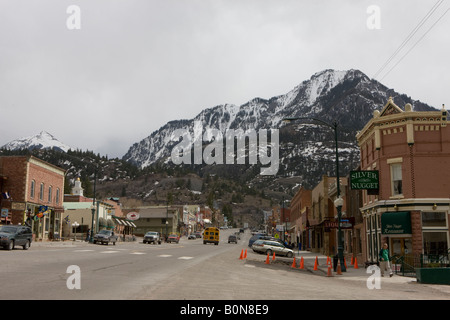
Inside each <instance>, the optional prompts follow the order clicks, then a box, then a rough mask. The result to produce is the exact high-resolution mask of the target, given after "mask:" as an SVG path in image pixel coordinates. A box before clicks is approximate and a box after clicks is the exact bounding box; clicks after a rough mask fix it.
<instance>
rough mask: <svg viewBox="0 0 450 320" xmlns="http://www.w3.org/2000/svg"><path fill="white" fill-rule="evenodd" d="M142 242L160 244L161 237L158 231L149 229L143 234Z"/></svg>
mask: <svg viewBox="0 0 450 320" xmlns="http://www.w3.org/2000/svg"><path fill="white" fill-rule="evenodd" d="M142 242H143V243H153V244H161V237H160V235H159V232H156V231H149V232H147V233H146V234H145V235H144V240H142Z"/></svg>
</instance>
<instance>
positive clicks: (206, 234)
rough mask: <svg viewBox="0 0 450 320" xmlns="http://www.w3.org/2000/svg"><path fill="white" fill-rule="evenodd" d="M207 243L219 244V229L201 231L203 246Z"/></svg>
mask: <svg viewBox="0 0 450 320" xmlns="http://www.w3.org/2000/svg"><path fill="white" fill-rule="evenodd" d="M207 243H214V244H215V245H216V246H217V245H218V244H219V228H214V227H210V228H206V229H205V231H203V244H207Z"/></svg>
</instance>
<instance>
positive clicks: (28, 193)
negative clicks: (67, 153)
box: [0, 156, 65, 239]
mask: <svg viewBox="0 0 450 320" xmlns="http://www.w3.org/2000/svg"><path fill="white" fill-rule="evenodd" d="M64 174H65V171H64V170H63V169H61V168H58V167H56V166H53V165H51V164H49V163H47V162H45V161H42V160H40V159H37V158H35V157H33V156H7V157H0V177H1V180H0V189H1V192H2V193H5V194H6V193H7V194H8V195H9V198H6V197H4V196H3V197H2V199H1V203H0V206H1V208H2V209H8V212H9V213H10V217H11V220H9V219H3V220H2V223H12V224H23V223H25V222H26V221H27V220H28V223H29V224H30V225H32V227H33V233H34V235H35V237H36V239H47V238H53V237H54V236H56V237H57V236H60V232H61V213H62V212H63V211H64V209H63V198H64ZM44 209H47V210H45V212H44Z"/></svg>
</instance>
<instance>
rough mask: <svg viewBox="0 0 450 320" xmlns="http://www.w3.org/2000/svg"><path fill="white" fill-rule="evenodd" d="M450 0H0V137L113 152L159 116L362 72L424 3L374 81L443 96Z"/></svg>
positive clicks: (420, 96)
mask: <svg viewBox="0 0 450 320" xmlns="http://www.w3.org/2000/svg"><path fill="white" fill-rule="evenodd" d="M441 1H442V0H441ZM438 4H439V6H438ZM71 5H76V6H78V8H79V10H80V11H79V13H80V14H79V15H78V13H77V12H76V11H72V10H68V8H69V7H70V6H71ZM373 6H376V7H375V9H376V8H378V9H379V15H378V14H377V11H376V10H373V8H374V7H373ZM449 7H450V0H444V1H442V3H441V2H440V1H437V0H429V1H424V0H420V1H419V0H396V1H392V0H385V1H380V0H371V1H365V0H358V1H355V0H348V1H344V0H320V1H319V0H317V1H312V0H86V1H83V0H39V1H36V0H0V120H1V124H0V146H2V145H4V144H6V143H7V142H9V141H11V140H14V139H17V138H22V137H26V136H31V135H35V134H37V133H39V132H40V131H42V130H46V131H48V132H49V133H51V134H53V135H54V136H55V137H56V138H57V139H58V140H60V141H61V142H63V143H65V144H67V145H70V146H72V147H75V148H79V149H82V150H93V151H94V152H96V153H100V154H101V155H108V156H110V157H122V156H123V155H124V154H125V153H126V152H127V151H128V148H129V147H130V146H131V145H132V144H133V143H135V142H139V141H140V140H141V139H143V138H145V137H147V136H148V135H150V134H151V133H152V132H153V131H154V130H157V129H158V128H160V127H161V126H163V125H164V124H165V123H166V122H168V121H170V120H175V119H192V118H193V117H195V116H196V115H197V114H198V113H199V112H200V111H201V110H203V109H205V108H210V107H214V106H216V105H219V104H224V103H231V104H236V105H241V104H244V103H245V102H247V101H248V100H251V99H252V98H254V97H262V98H271V97H273V96H277V95H280V94H285V93H287V92H288V91H290V90H291V89H293V88H294V87H295V86H296V85H298V84H300V83H301V82H302V81H304V80H307V79H309V78H310V77H311V75H313V74H314V73H316V72H319V71H322V70H324V69H329V68H331V69H337V70H347V69H359V70H361V71H362V72H364V73H365V74H366V75H368V76H369V77H371V78H372V77H374V75H375V74H376V73H377V71H378V70H379V69H380V68H381V67H382V66H383V65H384V63H385V62H386V61H387V60H388V59H389V58H390V57H391V55H392V54H393V53H394V52H395V51H396V49H397V48H398V47H399V46H400V45H401V44H402V42H403V41H404V40H405V39H407V37H408V35H409V34H410V33H411V31H412V30H413V29H414V28H415V27H416V26H417V25H418V24H419V22H420V21H421V20H422V19H423V18H424V17H425V16H426V14H427V13H428V12H430V10H431V9H432V8H435V9H436V10H435V11H434V13H433V14H432V15H430V16H429V18H428V19H427V20H426V21H425V23H424V24H423V25H422V27H421V28H420V29H419V30H418V31H417V33H416V34H415V35H414V36H413V37H412V38H411V40H410V41H409V42H408V44H407V45H406V46H405V47H404V49H403V50H402V51H400V53H399V54H398V55H397V56H396V57H395V58H394V59H393V60H392V62H391V63H390V64H389V65H388V66H387V68H386V69H385V70H384V72H382V73H381V74H380V75H379V76H378V77H377V78H376V79H377V80H381V78H383V76H384V75H385V73H387V72H388V71H389V70H390V69H391V68H392V67H393V66H394V65H395V64H396V63H397V62H398V61H399V60H400V59H401V58H402V57H403V56H404V58H403V59H402V60H401V61H400V63H398V65H397V66H396V67H395V68H394V69H393V70H392V71H390V72H389V73H388V74H387V75H386V76H385V77H384V79H382V80H381V82H382V83H383V84H385V85H386V86H388V87H390V88H393V89H395V90H396V91H398V92H400V93H405V94H407V95H409V96H411V97H412V98H413V99H416V100H421V101H423V102H426V103H428V104H430V105H432V106H434V107H436V108H441V106H442V104H446V105H447V106H448V105H450V94H449V91H450V90H449V89H450V74H449V69H450V68H449V67H450V59H449V56H450V52H449V51H450V50H449V49H450V43H449V40H450V36H449V30H450V13H448V14H445V15H443V14H444V13H446V12H447V11H446V10H448V8H449ZM68 11H69V13H68ZM78 18H79V19H78ZM439 18H441V20H440V21H438V22H437V23H436V24H435V25H434V26H433V24H434V23H435V22H436V21H437V20H438V19H439ZM78 22H80V23H79V25H78V24H77V23H78ZM78 26H79V27H80V28H79V29H77V27H78ZM72 28H75V29H72ZM424 35H425V36H424ZM422 36H424V37H423V38H422V40H420V38H421V37H422ZM419 40H420V41H419ZM418 41H419V42H418ZM414 45H415V47H413V46H414ZM411 48H413V49H412V50H411V51H410V52H409V53H407V52H408V50H410V49H411ZM405 54H406V56H405Z"/></svg>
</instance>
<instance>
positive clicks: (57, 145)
mask: <svg viewBox="0 0 450 320" xmlns="http://www.w3.org/2000/svg"><path fill="white" fill-rule="evenodd" d="M2 149H8V150H21V149H28V150H33V149H53V150H57V151H64V152H67V151H68V150H69V149H71V147H69V146H68V145H66V144H64V143H62V142H60V141H59V140H58V139H56V138H55V137H54V136H52V135H51V134H50V133H48V132H47V131H41V132H40V133H38V134H36V135H34V136H31V137H25V138H20V139H17V140H13V141H11V142H8V143H7V144H5V145H4V146H2Z"/></svg>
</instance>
